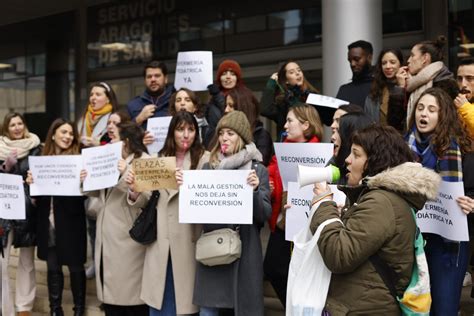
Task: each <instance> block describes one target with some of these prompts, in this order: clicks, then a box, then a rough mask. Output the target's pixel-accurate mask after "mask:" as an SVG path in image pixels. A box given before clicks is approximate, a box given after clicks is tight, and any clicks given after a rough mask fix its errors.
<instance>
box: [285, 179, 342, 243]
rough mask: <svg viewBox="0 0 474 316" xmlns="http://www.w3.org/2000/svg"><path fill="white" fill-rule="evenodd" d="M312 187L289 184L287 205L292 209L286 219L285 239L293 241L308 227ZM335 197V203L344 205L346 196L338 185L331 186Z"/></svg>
mask: <svg viewBox="0 0 474 316" xmlns="http://www.w3.org/2000/svg"><path fill="white" fill-rule="evenodd" d="M313 187H314V186H312V185H306V186H304V187H302V188H300V186H299V184H298V183H297V182H288V199H287V203H288V204H290V205H291V208H289V209H287V210H286V218H285V239H286V240H289V241H293V240H294V237H295V236H296V234H297V233H299V232H300V231H301V230H302V229H303V228H305V227H306V225H308V221H309V220H311V219H310V218H309V216H310V214H311V200H312V199H313V196H314V193H313ZM329 187H330V188H331V192H332V193H333V194H334V195H333V201H334V202H336V204H337V205H344V203H345V201H346V195H345V194H344V193H343V192H342V191H339V190H338V189H337V186H336V185H329Z"/></svg>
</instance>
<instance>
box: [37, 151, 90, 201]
mask: <svg viewBox="0 0 474 316" xmlns="http://www.w3.org/2000/svg"><path fill="white" fill-rule="evenodd" d="M28 163H29V165H30V170H31V173H32V175H33V181H34V182H33V184H31V185H30V195H31V196H37V195H53V196H76V195H82V193H81V180H80V178H79V176H80V174H81V169H82V156H81V155H58V156H29V157H28Z"/></svg>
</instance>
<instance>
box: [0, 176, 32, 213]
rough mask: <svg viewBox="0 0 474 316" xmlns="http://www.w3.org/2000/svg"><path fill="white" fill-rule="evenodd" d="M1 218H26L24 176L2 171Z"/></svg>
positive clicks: (0, 189) (0, 180) (0, 187)
mask: <svg viewBox="0 0 474 316" xmlns="http://www.w3.org/2000/svg"><path fill="white" fill-rule="evenodd" d="M0 218H3V219H25V218H26V217H25V189H24V187H23V178H22V177H21V176H18V175H14V174H4V173H0Z"/></svg>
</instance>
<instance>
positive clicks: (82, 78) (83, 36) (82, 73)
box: [74, 0, 88, 121]
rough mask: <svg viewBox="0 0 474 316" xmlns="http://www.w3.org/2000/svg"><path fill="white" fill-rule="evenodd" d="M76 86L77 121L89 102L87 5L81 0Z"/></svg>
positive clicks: (75, 114) (77, 19)
mask: <svg viewBox="0 0 474 316" xmlns="http://www.w3.org/2000/svg"><path fill="white" fill-rule="evenodd" d="M75 20H76V25H75V30H76V34H77V37H76V42H75V73H74V77H75V80H74V81H75V83H76V84H75V86H74V119H75V120H76V121H77V120H78V118H79V117H80V116H81V115H82V113H83V111H84V108H85V107H86V106H87V104H88V95H87V68H88V66H87V53H88V52H87V5H86V1H85V0H80V3H79V7H78V8H77V9H76V12H75Z"/></svg>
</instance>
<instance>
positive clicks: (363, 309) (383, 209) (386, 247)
mask: <svg viewBox="0 0 474 316" xmlns="http://www.w3.org/2000/svg"><path fill="white" fill-rule="evenodd" d="M439 183H440V177H439V175H438V174H436V173H435V172H433V171H431V170H429V169H426V168H423V167H421V165H420V164H416V163H404V164H402V165H399V166H397V167H394V168H392V169H387V170H386V171H383V172H381V173H379V174H377V175H375V176H373V177H368V178H366V179H364V181H363V184H361V185H359V186H355V187H348V186H340V188H341V189H343V190H344V191H345V193H346V195H347V197H348V200H349V203H348V205H347V208H346V209H345V210H343V214H342V216H341V219H342V221H343V223H344V225H342V224H341V223H340V222H336V223H332V224H329V225H328V226H326V228H324V230H323V231H322V233H321V236H320V238H319V240H318V247H319V250H320V252H321V255H322V257H323V260H324V263H325V264H326V266H327V267H328V268H329V270H331V271H332V277H331V284H330V287H329V293H328V297H327V301H326V309H327V311H329V313H330V314H331V315H332V316H338V315H400V309H399V307H398V304H397V303H396V302H395V300H394V298H393V296H392V295H391V294H390V292H389V290H388V288H387V286H386V285H385V283H384V282H383V280H382V278H381V277H380V275H379V274H378V273H377V272H376V270H375V268H374V266H373V265H372V263H371V262H370V261H369V258H370V257H371V256H372V255H374V254H375V253H377V254H378V256H379V257H380V258H381V259H382V260H383V261H385V262H386V263H387V264H388V265H389V266H390V267H391V268H392V269H393V270H394V271H395V272H396V274H397V279H398V282H397V284H396V289H397V292H398V295H400V294H402V293H403V292H404V290H405V289H406V287H407V286H408V283H409V281H410V277H411V274H412V268H413V264H414V260H415V258H414V247H413V244H414V238H415V229H416V226H415V220H414V218H413V215H412V213H411V210H410V209H411V208H415V209H416V210H419V209H421V208H422V207H423V205H424V204H425V202H426V200H427V199H433V198H435V197H436V196H437V192H438V186H439ZM315 207H316V206H315ZM338 216H339V215H338V210H337V206H336V204H335V203H334V202H332V201H329V202H323V203H321V205H320V206H319V208H318V209H317V210H316V212H315V213H314V215H313V218H312V219H311V230H312V232H313V233H314V232H315V231H316V229H317V227H318V226H319V225H320V224H321V223H322V222H324V221H325V220H327V219H330V218H335V217H338Z"/></svg>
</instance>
